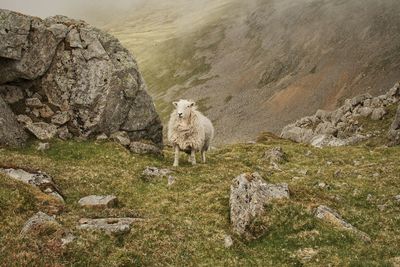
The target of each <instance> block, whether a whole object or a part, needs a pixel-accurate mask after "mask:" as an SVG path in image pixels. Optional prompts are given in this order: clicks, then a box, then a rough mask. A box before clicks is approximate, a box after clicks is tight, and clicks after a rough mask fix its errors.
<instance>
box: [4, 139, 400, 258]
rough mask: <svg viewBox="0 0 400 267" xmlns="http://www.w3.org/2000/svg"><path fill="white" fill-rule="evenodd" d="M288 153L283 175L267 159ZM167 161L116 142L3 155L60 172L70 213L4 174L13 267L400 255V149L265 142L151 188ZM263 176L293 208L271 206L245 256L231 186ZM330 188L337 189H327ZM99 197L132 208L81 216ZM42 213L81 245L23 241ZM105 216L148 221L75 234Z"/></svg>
mask: <svg viewBox="0 0 400 267" xmlns="http://www.w3.org/2000/svg"><path fill="white" fill-rule="evenodd" d="M277 145H279V146H282V148H283V149H284V151H285V152H286V153H287V154H288V159H289V162H287V163H285V164H283V165H281V166H280V167H281V169H282V171H276V170H271V169H270V168H269V165H268V163H267V162H265V161H264V160H263V159H262V155H263V152H264V151H265V150H267V149H269V148H271V147H273V146H277ZM308 151H309V152H308ZM165 155H166V156H165V158H158V157H152V156H137V155H133V154H130V153H129V152H128V151H127V150H125V149H124V148H122V147H120V146H118V145H116V144H113V143H95V142H75V141H73V142H58V141H57V142H54V143H52V148H51V149H50V150H48V151H46V152H44V153H42V152H37V151H35V150H34V145H33V144H32V146H31V147H30V148H28V149H24V150H1V153H0V163H1V165H3V166H5V165H13V166H19V167H23V168H31V169H41V170H43V171H45V172H47V173H48V174H50V175H52V176H53V177H54V179H55V181H56V182H57V184H58V185H59V186H60V188H61V189H62V191H63V193H64V194H65V196H66V204H65V205H64V207H63V208H60V207H59V204H57V203H56V202H55V201H54V200H52V199H49V198H48V197H47V196H46V195H44V194H42V193H41V192H39V191H38V190H36V189H32V188H30V187H29V186H27V185H23V184H20V183H17V182H13V181H10V180H8V179H7V178H6V177H4V176H0V209H1V217H0V218H1V219H0V247H1V250H0V262H1V263H2V265H4V266H9V265H28V264H29V265H34V266H43V265H47V266H50V265H51V266H53V265H55V266H57V265H59V266H60V265H72V266H198V265H203V266H208V265H215V266H243V265H245V266H276V265H279V266H282V265H283V266H293V265H295V266H296V265H299V266H300V265H302V264H303V263H302V261H301V259H299V258H298V257H296V256H295V255H296V252H297V251H299V250H300V249H305V248H313V249H314V250H317V251H318V253H317V255H316V256H314V257H312V258H311V259H310V260H309V261H308V262H307V264H308V265H311V266H327V265H328V264H332V265H333V266H382V265H388V264H389V261H390V259H391V258H393V257H395V256H400V254H399V250H398V244H399V243H400V230H399V229H400V227H399V226H400V216H399V211H400V204H399V203H397V202H396V201H395V200H394V198H393V197H394V196H395V195H397V194H400V186H399V173H400V166H399V164H398V159H399V156H400V149H399V148H398V147H396V148H379V147H369V146H360V147H347V148H327V149H316V148H311V147H308V146H305V145H299V144H294V143H291V142H288V141H284V140H280V139H276V138H274V137H273V136H272V135H264V136H263V137H261V138H260V139H259V143H257V144H253V145H251V144H237V145H231V146H224V147H222V148H219V149H217V150H214V151H212V152H211V153H210V155H209V159H210V161H209V162H208V164H206V165H203V164H199V165H197V166H195V167H192V166H190V165H189V164H188V163H184V164H183V166H181V167H179V168H172V167H171V169H173V170H174V176H175V177H176V182H175V184H173V185H172V186H171V187H168V186H167V181H166V178H161V179H159V180H157V181H154V182H151V183H149V182H145V181H144V180H143V179H141V172H142V170H143V169H144V168H145V167H146V166H157V167H170V165H171V163H172V158H173V155H172V152H171V151H169V150H167V151H165ZM303 170H307V174H304V171H303ZM339 170H340V174H339V175H334V174H335V172H336V173H338V172H339ZM253 171H258V172H259V173H260V174H261V175H262V176H263V177H264V178H265V179H266V180H267V181H270V182H274V183H275V182H287V183H288V184H289V187H290V190H291V199H290V200H288V201H281V202H276V203H273V204H271V205H269V206H267V207H266V209H267V213H266V215H265V217H264V218H262V220H261V222H262V223H263V224H264V225H263V226H264V227H266V229H267V231H266V232H265V233H264V234H263V235H262V236H261V237H260V238H259V239H257V240H255V241H251V242H244V241H242V240H241V239H240V238H238V237H236V236H234V237H233V239H234V245H233V247H231V248H229V249H226V248H225V247H224V245H223V244H224V241H223V240H224V235H225V234H231V230H230V223H229V190H230V183H231V180H232V179H233V178H234V177H235V176H237V175H239V174H241V173H243V172H253ZM376 173H377V174H378V175H377V174H376ZM374 174H375V175H374ZM319 182H324V183H326V184H327V186H326V187H325V188H320V187H319V186H318V183H319ZM89 194H115V195H117V196H118V198H119V199H120V201H121V205H120V206H119V207H118V208H114V209H107V210H103V211H93V210H85V209H82V208H80V207H79V206H78V205H77V201H78V200H79V198H81V197H83V196H86V195H89ZM368 194H371V197H370V200H369V201H367V196H368ZM318 204H325V205H328V206H330V207H332V208H334V209H336V210H338V211H339V213H341V214H342V215H343V217H344V218H345V219H346V220H347V221H349V222H350V223H352V224H353V225H355V226H356V227H358V228H359V229H360V230H362V231H365V232H367V233H368V234H369V235H370V236H371V237H372V240H373V241H372V243H371V244H365V243H363V242H362V241H360V240H359V239H358V238H357V237H356V236H352V235H351V234H348V233H346V232H343V231H340V230H338V229H334V228H332V227H330V226H329V225H325V224H324V223H321V222H319V221H318V220H316V219H315V218H314V217H313V215H312V210H313V207H315V206H316V205H318ZM382 204H386V208H385V210H383V211H380V210H379V209H378V207H377V206H378V205H382ZM55 207H58V208H55ZM39 210H42V211H46V212H50V213H59V215H58V216H57V220H58V221H59V222H60V223H61V224H62V225H63V226H64V227H66V228H69V229H71V230H72V232H73V233H74V234H75V235H76V236H77V240H76V241H75V242H73V243H72V244H70V245H69V246H68V247H67V248H65V249H60V247H59V246H58V245H57V243H55V242H56V241H54V234H52V233H49V234H47V235H39V236H34V237H31V238H25V239H24V238H21V237H19V231H20V229H21V227H22V225H23V223H24V222H25V220H27V219H28V218H29V217H30V216H31V215H32V214H34V213H35V212H37V211H39ZM103 216H140V217H143V218H145V219H146V220H145V221H144V222H139V223H136V224H135V225H134V226H133V229H132V231H131V233H129V234H127V235H126V236H124V237H110V236H108V235H105V234H101V233H91V232H84V231H78V230H77V229H76V228H75V226H76V223H77V221H78V220H79V218H81V217H103Z"/></svg>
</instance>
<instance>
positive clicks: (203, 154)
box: [201, 150, 206, 163]
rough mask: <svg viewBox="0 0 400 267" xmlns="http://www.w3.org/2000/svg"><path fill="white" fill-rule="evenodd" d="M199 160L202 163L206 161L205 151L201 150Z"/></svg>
mask: <svg viewBox="0 0 400 267" xmlns="http://www.w3.org/2000/svg"><path fill="white" fill-rule="evenodd" d="M201 160H202V162H203V163H206V151H205V150H201Z"/></svg>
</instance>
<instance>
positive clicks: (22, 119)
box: [17, 115, 33, 124]
mask: <svg viewBox="0 0 400 267" xmlns="http://www.w3.org/2000/svg"><path fill="white" fill-rule="evenodd" d="M17 121H18V122H20V123H23V124H30V123H32V122H33V121H32V119H31V118H29V117H28V116H26V115H18V116H17Z"/></svg>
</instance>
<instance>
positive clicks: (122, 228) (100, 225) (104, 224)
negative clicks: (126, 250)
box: [77, 218, 141, 235]
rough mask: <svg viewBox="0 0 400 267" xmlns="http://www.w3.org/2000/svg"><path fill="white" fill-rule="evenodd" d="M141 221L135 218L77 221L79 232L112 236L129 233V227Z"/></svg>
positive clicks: (83, 219) (85, 219)
mask: <svg viewBox="0 0 400 267" xmlns="http://www.w3.org/2000/svg"><path fill="white" fill-rule="evenodd" d="M137 221H141V219H137V218H102V219H87V218H82V219H80V220H79V225H78V226H77V228H78V229H81V230H99V231H103V232H106V233H109V234H113V235H122V234H126V233H129V232H130V230H131V225H132V224H133V223H134V222H137Z"/></svg>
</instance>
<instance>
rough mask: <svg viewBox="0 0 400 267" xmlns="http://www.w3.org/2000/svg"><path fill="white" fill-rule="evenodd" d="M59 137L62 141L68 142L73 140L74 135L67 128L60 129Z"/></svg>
mask: <svg viewBox="0 0 400 267" xmlns="http://www.w3.org/2000/svg"><path fill="white" fill-rule="evenodd" d="M57 135H58V137H59V138H60V139H61V140H68V139H71V138H72V134H71V133H70V132H69V130H68V127H67V126H63V127H60V128H58V129H57Z"/></svg>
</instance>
